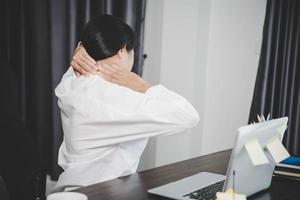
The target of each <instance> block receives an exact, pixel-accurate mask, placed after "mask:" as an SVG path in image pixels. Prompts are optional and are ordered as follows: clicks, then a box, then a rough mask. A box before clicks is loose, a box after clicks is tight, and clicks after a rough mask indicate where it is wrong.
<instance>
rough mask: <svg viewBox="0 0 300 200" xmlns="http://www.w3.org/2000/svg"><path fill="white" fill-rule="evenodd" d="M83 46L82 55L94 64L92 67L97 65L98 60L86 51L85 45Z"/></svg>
mask: <svg viewBox="0 0 300 200" xmlns="http://www.w3.org/2000/svg"><path fill="white" fill-rule="evenodd" d="M82 48H83V49H82V56H83V57H84V58H85V59H86V61H87V62H89V63H90V64H91V65H92V67H95V64H96V61H95V60H94V59H93V58H92V57H91V56H90V55H89V54H88V53H87V52H86V50H85V48H84V47H82Z"/></svg>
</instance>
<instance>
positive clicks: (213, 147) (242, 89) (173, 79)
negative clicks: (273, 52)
mask: <svg viewBox="0 0 300 200" xmlns="http://www.w3.org/2000/svg"><path fill="white" fill-rule="evenodd" d="M265 4H266V0H226V1H219V0H149V1H147V11H146V27H145V53H147V54H148V58H147V59H146V61H145V70H144V74H143V76H144V78H145V79H146V80H148V81H149V82H150V83H152V84H157V83H161V84H163V85H165V86H166V87H168V88H169V89H172V90H174V91H176V92H178V93H180V94H181V95H182V96H184V97H185V98H187V99H188V100H189V101H190V102H191V103H192V104H193V105H194V106H195V108H196V109H197V110H198V112H199V114H200V118H201V119H200V123H199V124H198V126H197V127H195V128H193V129H192V130H189V131H187V132H185V133H182V134H177V135H171V136H161V137H158V138H153V139H151V140H150V142H149V144H148V146H147V148H146V150H145V152H144V154H143V156H142V159H141V164H140V168H139V169H146V168H151V167H155V166H160V165H164V164H168V163H172V162H176V161H179V160H184V159H188V158H191V157H195V156H199V155H203V154H207V153H211V152H215V151H219V150H223V149H227V148H230V147H232V144H233V141H234V136H235V130H236V128H237V127H238V126H241V125H244V124H246V123H247V118H248V114H249V108H250V103H251V98H252V91H253V87H254V81H255V76H256V70H257V65H258V57H259V51H260V44H261V35H262V27H263V21H264V14H265Z"/></svg>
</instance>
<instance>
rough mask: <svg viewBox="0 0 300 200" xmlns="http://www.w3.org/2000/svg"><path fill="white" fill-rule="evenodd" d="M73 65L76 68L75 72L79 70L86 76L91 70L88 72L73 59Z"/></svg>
mask: <svg viewBox="0 0 300 200" xmlns="http://www.w3.org/2000/svg"><path fill="white" fill-rule="evenodd" d="M71 66H72V67H73V68H74V70H75V73H76V72H78V73H80V74H82V75H84V76H88V75H89V72H87V71H86V70H84V69H83V68H82V67H81V66H80V65H79V64H78V63H77V62H75V61H73V60H72V61H71Z"/></svg>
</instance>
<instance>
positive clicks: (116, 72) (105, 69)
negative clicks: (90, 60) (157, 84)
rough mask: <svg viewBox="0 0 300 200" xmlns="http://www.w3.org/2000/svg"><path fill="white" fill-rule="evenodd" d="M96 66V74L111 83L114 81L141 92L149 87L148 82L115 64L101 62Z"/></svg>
mask: <svg viewBox="0 0 300 200" xmlns="http://www.w3.org/2000/svg"><path fill="white" fill-rule="evenodd" d="M97 68H98V74H99V75H100V76H101V77H103V78H104V79H105V80H107V81H109V82H111V83H115V84H118V85H121V86H124V87H127V88H130V89H132V90H135V91H137V92H141V93H145V92H146V91H147V90H148V89H149V88H150V87H151V85H150V84H149V83H147V82H146V81H145V80H144V79H142V78H141V77H140V76H138V75H137V74H135V73H133V72H130V71H128V70H127V69H125V68H122V67H119V66H117V65H115V64H111V65H108V64H104V63H101V64H99V65H98V66H97Z"/></svg>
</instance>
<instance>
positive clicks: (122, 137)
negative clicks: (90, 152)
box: [81, 85, 199, 146]
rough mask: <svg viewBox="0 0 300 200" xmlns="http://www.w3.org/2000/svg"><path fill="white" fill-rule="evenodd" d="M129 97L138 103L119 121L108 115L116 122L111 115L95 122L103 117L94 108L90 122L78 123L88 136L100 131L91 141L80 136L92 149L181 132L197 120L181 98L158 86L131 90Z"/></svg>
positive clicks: (195, 123)
mask: <svg viewBox="0 0 300 200" xmlns="http://www.w3.org/2000/svg"><path fill="white" fill-rule="evenodd" d="M127 95H129V94H127ZM132 95H133V97H131V98H138V99H139V101H140V103H139V105H138V106H137V107H136V110H135V111H134V112H132V113H130V114H128V115H124V117H122V118H120V117H118V116H117V115H118V114H117V113H116V112H115V113H114V114H111V115H116V116H117V117H116V120H114V117H112V116H110V120H109V121H106V122H105V121H102V120H97V119H101V116H103V115H105V116H107V114H105V113H103V112H97V111H96V110H95V109H96V108H94V113H93V115H94V116H95V118H94V121H89V122H86V123H85V122H81V124H82V125H83V126H82V127H84V128H85V131H86V130H87V129H89V131H88V132H90V133H91V132H97V127H98V128H100V127H101V132H99V133H97V134H96V135H93V136H92V138H93V139H91V138H88V137H89V136H90V135H89V136H87V135H86V134H85V135H84V136H82V137H86V138H85V139H86V140H89V141H90V142H94V143H95V145H94V146H106V145H111V144H117V143H121V142H126V141H132V140H137V139H142V138H147V137H153V136H158V135H167V134H168V135H169V134H174V133H178V132H182V131H184V130H186V129H188V128H192V127H194V126H196V125H197V123H198V121H199V115H198V113H197V111H196V110H195V108H194V107H193V106H192V105H191V104H190V103H189V102H188V101H187V100H186V99H185V98H183V97H182V96H180V95H179V94H177V93H175V92H173V91H171V90H169V89H167V88H165V87H164V86H162V85H156V86H152V87H151V88H149V89H148V90H147V92H146V93H144V94H142V95H141V94H137V93H135V92H134V91H132ZM124 98H125V97H124ZM120 101H122V99H120ZM112 108H113V105H112ZM112 111H113V109H112ZM119 114H120V113H119ZM96 115H98V116H96ZM82 131H84V130H82ZM82 139H84V138H82ZM92 140H93V141H92Z"/></svg>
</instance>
